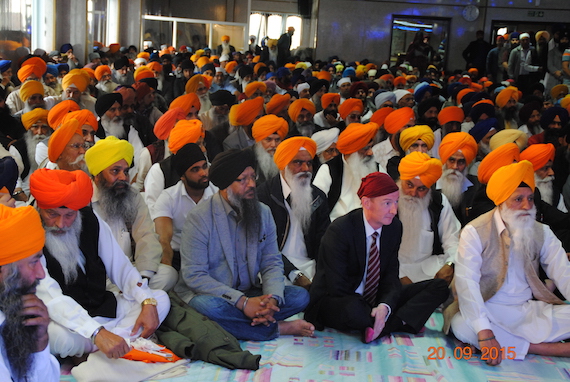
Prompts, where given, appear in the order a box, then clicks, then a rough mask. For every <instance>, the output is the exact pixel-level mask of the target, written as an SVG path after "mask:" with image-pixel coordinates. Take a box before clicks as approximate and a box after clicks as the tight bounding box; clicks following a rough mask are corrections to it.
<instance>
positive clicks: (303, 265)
mask: <svg viewBox="0 0 570 382" xmlns="http://www.w3.org/2000/svg"><path fill="white" fill-rule="evenodd" d="M316 150H317V144H316V143H315V141H313V140H312V139H310V138H306V137H292V138H289V139H286V140H285V141H283V142H282V143H281V144H280V145H279V147H277V150H276V152H275V155H274V156H273V159H274V160H275V163H276V164H277V167H278V168H279V174H277V175H276V176H274V177H273V178H271V179H269V180H268V181H267V182H265V183H263V184H262V185H261V186H260V187H259V189H258V197H259V201H261V202H262V203H265V204H266V205H267V206H268V207H269V208H270V209H271V214H272V215H273V219H274V220H275V225H276V228H277V243H278V244H279V250H280V251H281V253H282V254H283V265H284V274H285V278H286V279H287V280H288V281H290V282H291V283H292V284H293V285H298V286H302V287H304V288H306V289H309V287H310V285H311V281H312V280H313V277H314V276H315V271H316V259H317V255H318V252H319V246H320V243H321V238H322V236H323V235H324V233H325V231H326V229H327V227H328V226H329V224H330V219H329V208H328V205H327V199H326V196H325V194H324V193H323V192H322V191H321V190H319V189H318V188H317V187H315V186H314V185H311V178H312V176H313V171H312V170H313V157H314V156H315V153H316Z"/></svg>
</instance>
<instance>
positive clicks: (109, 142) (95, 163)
mask: <svg viewBox="0 0 570 382" xmlns="http://www.w3.org/2000/svg"><path fill="white" fill-rule="evenodd" d="M134 155H135V149H134V147H133V145H131V144H130V143H129V141H126V140H124V139H119V138H117V137H114V136H112V135H110V136H108V137H107V138H105V139H100V140H98V141H97V143H95V145H94V146H93V147H91V148H90V149H89V150H87V151H86V152H85V163H86V164H87V168H88V169H89V172H90V173H91V174H92V175H98V174H99V173H100V172H101V171H103V170H104V169H106V168H107V167H109V166H112V165H113V164H115V163H117V162H118V161H120V160H121V159H124V160H125V161H126V162H127V164H128V165H129V166H130V165H131V164H132V163H133V156H134Z"/></svg>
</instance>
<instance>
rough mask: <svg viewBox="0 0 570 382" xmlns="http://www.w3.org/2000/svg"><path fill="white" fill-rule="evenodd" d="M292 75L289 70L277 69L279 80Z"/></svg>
mask: <svg viewBox="0 0 570 382" xmlns="http://www.w3.org/2000/svg"><path fill="white" fill-rule="evenodd" d="M288 74H291V71H290V70H289V68H286V67H284V66H282V67H281V68H279V69H277V78H279V79H281V78H283V77H285V76H286V75H288Z"/></svg>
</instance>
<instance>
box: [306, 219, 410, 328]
mask: <svg viewBox="0 0 570 382" xmlns="http://www.w3.org/2000/svg"><path fill="white" fill-rule="evenodd" d="M362 214H363V213H362V209H361V208H360V209H357V210H354V211H352V212H349V213H348V214H346V215H344V216H342V217H340V218H338V219H336V220H335V221H334V222H332V223H331V225H330V226H329V228H328V229H327V231H326V233H325V235H324V236H323V239H322V241H321V246H320V249H319V262H318V263H317V273H316V275H315V277H314V279H313V284H312V285H311V290H310V295H311V301H310V302H309V305H308V307H307V310H306V313H305V319H306V320H307V321H309V322H312V323H313V324H314V325H315V327H316V328H317V329H319V330H320V329H321V328H322V324H320V323H319V322H318V314H319V308H320V301H321V300H322V299H323V298H324V297H344V296H350V295H356V293H355V290H356V288H358V286H359V285H360V283H361V282H362V279H363V277H364V272H365V267H366V257H367V256H368V248H367V246H366V232H365V229H364V218H363V216H362ZM401 240H402V223H400V221H399V220H398V219H397V218H394V220H393V221H392V224H390V225H387V226H383V227H382V233H381V235H380V281H379V283H378V293H377V295H376V302H375V304H376V305H377V304H380V303H385V304H387V305H388V306H390V308H391V309H392V311H395V309H396V306H397V303H398V299H399V298H400V291H401V288H402V285H401V283H400V278H399V266H400V265H399V262H398V250H399V249H400V242H401ZM330 313H331V314H334V312H330Z"/></svg>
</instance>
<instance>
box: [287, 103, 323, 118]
mask: <svg viewBox="0 0 570 382" xmlns="http://www.w3.org/2000/svg"><path fill="white" fill-rule="evenodd" d="M303 109H305V110H308V111H309V113H311V114H313V115H315V113H316V112H317V110H316V108H315V104H314V103H313V102H311V101H310V100H308V99H306V98H301V99H298V100H296V101H293V103H292V104H291V105H290V106H289V117H290V118H291V121H293V122H297V118H298V117H299V114H301V111H302V110H303Z"/></svg>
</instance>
